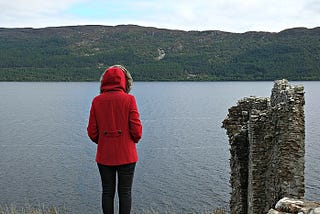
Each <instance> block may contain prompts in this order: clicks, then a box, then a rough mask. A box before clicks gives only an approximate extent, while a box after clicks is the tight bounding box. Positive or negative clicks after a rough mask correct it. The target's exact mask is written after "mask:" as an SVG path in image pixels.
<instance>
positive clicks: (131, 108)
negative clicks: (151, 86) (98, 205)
mask: <svg viewBox="0 0 320 214" xmlns="http://www.w3.org/2000/svg"><path fill="white" fill-rule="evenodd" d="M100 83H101V85H100V95H98V96H96V97H95V98H94V99H93V101H92V105H91V110H90V117H89V122H88V127H87V132H88V136H89V137H90V139H91V140H92V141H93V142H95V143H97V144H98V148H97V154H96V162H97V165H98V168H99V172H100V176H101V181H102V209H103V213H104V214H113V213H114V195H115V187H116V174H118V196H119V213H120V214H129V213H130V210H131V188H132V182H133V176H134V169H135V165H136V162H137V161H138V155H137V150H136V143H138V141H139V140H140V139H141V136H142V124H141V121H140V119H139V112H138V109H137V105H136V101H135V98H134V96H133V95H130V94H129V91H130V89H131V86H132V78H131V75H130V73H129V72H128V70H126V69H125V68H124V67H123V66H121V65H114V66H111V67H109V68H108V69H107V70H106V71H105V72H104V73H103V74H102V76H101V78H100Z"/></svg>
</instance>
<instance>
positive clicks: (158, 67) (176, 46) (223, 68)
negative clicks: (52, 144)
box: [0, 25, 320, 81]
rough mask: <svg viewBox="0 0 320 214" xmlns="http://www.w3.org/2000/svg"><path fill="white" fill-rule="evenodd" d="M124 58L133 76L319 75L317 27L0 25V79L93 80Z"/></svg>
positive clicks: (309, 77)
mask: <svg viewBox="0 0 320 214" xmlns="http://www.w3.org/2000/svg"><path fill="white" fill-rule="evenodd" d="M113 64H123V65H125V66H126V67H128V69H129V70H130V71H131V73H132V75H133V78H134V79H135V80H141V81H171V80H178V81H182V80H274V79H281V78H286V79H289V80H320V28H314V29H306V28H294V29H287V30H284V31H281V32H279V33H269V32H247V33H242V34H239V33H229V32H222V31H177V30H167V29H157V28H147V27H140V26H134V25H120V26H115V27H111V26H70V27H56V28H41V29H32V28H12V29H11V28H0V81H97V80H98V79H99V76H100V74H101V72H103V70H104V69H105V68H106V67H108V66H110V65H113Z"/></svg>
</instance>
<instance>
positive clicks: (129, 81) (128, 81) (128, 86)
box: [100, 65, 133, 94]
mask: <svg viewBox="0 0 320 214" xmlns="http://www.w3.org/2000/svg"><path fill="white" fill-rule="evenodd" d="M110 68H120V69H121V70H122V71H123V73H124V74H125V75H126V92H127V93H128V94H129V92H130V90H131V88H132V86H133V79H132V77H131V74H130V72H129V71H128V69H126V68H125V67H124V66H122V65H112V66H110V67H109V68H107V69H106V70H105V71H104V72H103V73H102V75H101V77H100V82H101V81H102V79H103V76H104V74H105V73H106V72H107V71H108V70H109V69H110Z"/></svg>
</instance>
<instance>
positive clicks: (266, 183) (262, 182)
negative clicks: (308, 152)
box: [222, 80, 305, 214]
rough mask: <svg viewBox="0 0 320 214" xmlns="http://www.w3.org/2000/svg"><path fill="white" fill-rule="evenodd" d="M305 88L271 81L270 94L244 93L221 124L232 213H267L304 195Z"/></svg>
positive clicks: (286, 82) (280, 81)
mask: <svg viewBox="0 0 320 214" xmlns="http://www.w3.org/2000/svg"><path fill="white" fill-rule="evenodd" d="M304 103H305V101H304V88H303V86H291V85H290V84H289V83H288V81H287V80H278V81H275V83H274V87H273V89H272V94H271V97H270V98H258V97H247V98H244V99H241V100H239V101H238V104H237V105H236V106H233V107H231V108H230V109H229V113H228V115H227V117H226V119H225V120H224V121H223V125H222V127H223V128H225V129H226V130H227V135H228V137H229V143H230V154H231V159H230V167H231V176H230V184H231V188H232V192H231V199H230V212H231V214H241V213H243V214H247V213H250V214H257V213H267V212H268V210H269V209H270V208H271V207H274V205H275V204H276V202H277V201H279V200H280V199H281V198H283V197H292V198H303V197H304V153H305V148H304V141H305V125H304V124H305V122H304Z"/></svg>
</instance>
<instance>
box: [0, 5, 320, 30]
mask: <svg viewBox="0 0 320 214" xmlns="http://www.w3.org/2000/svg"><path fill="white" fill-rule="evenodd" d="M0 8H1V13H0V27H34V28H41V27H51V26H68V25H88V24H98V25H109V26H110V25H111V26H114V25H119V24H135V25H141V26H151V27H157V28H168V29H179V30H200V31H203V30H221V31H229V32H238V33H242V32H246V31H269V32H279V31H281V30H284V29H287V28H292V27H307V28H313V27H318V26H320V0H112V1H111V0H0Z"/></svg>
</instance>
